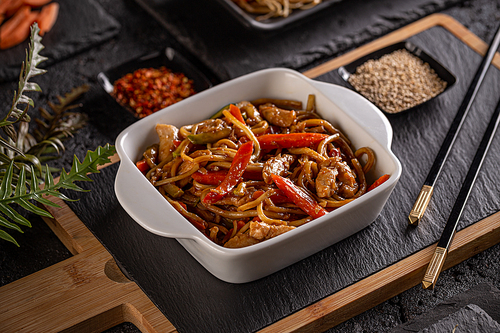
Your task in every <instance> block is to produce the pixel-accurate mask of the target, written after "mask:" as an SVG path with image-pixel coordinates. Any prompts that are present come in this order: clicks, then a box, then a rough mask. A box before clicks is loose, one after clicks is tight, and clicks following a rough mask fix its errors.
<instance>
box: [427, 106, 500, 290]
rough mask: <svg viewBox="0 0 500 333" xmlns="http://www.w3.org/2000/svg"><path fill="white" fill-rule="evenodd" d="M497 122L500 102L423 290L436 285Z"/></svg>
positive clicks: (429, 268)
mask: <svg viewBox="0 0 500 333" xmlns="http://www.w3.org/2000/svg"><path fill="white" fill-rule="evenodd" d="M499 122H500V102H499V103H498V105H497V107H496V109H495V112H493V114H492V115H491V119H490V122H489V124H488V127H487V128H486V131H485V132H484V135H483V138H482V140H481V143H480V144H479V147H478V149H477V151H476V155H475V156H474V159H473V160H472V164H471V166H470V167H469V171H468V172H467V176H466V177H465V180H464V182H463V184H462V188H461V189H460V192H459V193H458V197H457V199H456V200H455V204H454V205H453V208H452V210H451V213H450V216H449V217H448V221H447V222H446V225H445V227H444V230H443V233H442V234H441V238H440V239H439V242H438V243H437V246H436V250H435V251H434V255H433V256H432V259H431V261H430V263H429V266H428V267H427V271H426V273H425V276H424V279H423V280H422V286H423V287H424V289H433V288H434V286H435V285H436V281H437V278H438V276H439V273H440V272H441V269H442V267H443V264H444V261H445V259H446V255H447V254H448V250H449V248H450V245H451V242H452V240H453V236H455V231H456V229H457V225H458V221H459V219H460V216H461V215H462V212H463V210H464V207H465V203H466V202H467V198H468V197H469V194H470V192H471V190H472V186H473V185H474V182H475V181H476V177H477V174H478V173H479V170H480V169H481V165H482V164H483V161H484V157H485V156H486V153H487V151H488V148H489V147H490V144H491V141H492V140H493V137H494V135H495V132H496V130H497V128H498V123H499Z"/></svg>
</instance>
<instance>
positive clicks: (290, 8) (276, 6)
mask: <svg viewBox="0 0 500 333" xmlns="http://www.w3.org/2000/svg"><path fill="white" fill-rule="evenodd" d="M340 1H342V0H300V1H298V0H263V1H260V2H259V5H258V4H257V2H256V1H254V0H219V2H220V3H221V4H222V5H224V7H226V8H227V9H229V11H230V12H231V13H232V14H233V15H234V16H235V17H236V18H237V19H238V20H239V21H240V22H241V23H243V25H244V26H245V27H247V28H249V29H252V30H261V31H270V30H278V29H281V28H284V27H285V26H288V25H290V24H292V23H294V22H298V21H300V20H302V19H303V18H305V17H308V16H310V15H312V14H313V13H316V12H318V11H320V10H321V9H325V8H326V7H329V6H331V5H333V4H335V3H338V2H340Z"/></svg>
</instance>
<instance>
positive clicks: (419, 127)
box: [0, 0, 500, 332]
mask: <svg viewBox="0 0 500 333" xmlns="http://www.w3.org/2000/svg"><path fill="white" fill-rule="evenodd" d="M98 3H99V4H100V5H102V6H103V7H104V9H105V10H106V11H107V13H109V14H110V15H111V16H113V17H114V18H115V19H116V20H117V21H118V22H119V24H120V25H121V30H120V33H119V35H117V36H115V37H114V38H111V39H109V41H107V42H106V43H102V44H99V45H96V46H95V47H93V48H91V49H89V50H86V51H80V52H79V53H77V54H75V55H74V56H72V57H70V58H67V59H65V60H63V61H61V62H58V63H57V64H55V65H51V66H48V69H49V72H48V73H47V74H45V75H43V76H41V77H39V78H37V79H36V81H37V82H38V83H39V84H40V85H41V87H42V89H43V93H41V94H35V95H34V98H35V103H36V104H37V105H39V106H41V105H43V104H44V103H45V101H46V99H47V98H49V99H51V100H54V96H55V95H56V94H63V93H65V92H67V91H68V90H69V88H70V87H73V86H76V85H80V84H83V83H88V84H90V85H91V90H90V91H89V92H88V93H87V94H86V96H85V98H84V99H83V104H84V108H83V110H84V111H85V112H86V113H88V114H89V116H90V124H89V126H88V127H86V128H85V129H84V130H82V131H81V132H80V133H79V134H78V135H77V136H76V137H75V138H73V139H71V140H69V141H68V142H67V146H66V147H67V150H68V152H71V153H75V154H77V155H78V156H79V157H82V156H83V155H84V154H85V151H86V150H87V149H94V148H95V146H97V145H102V144H105V143H107V142H111V143H112V142H113V141H114V138H115V137H116V135H117V134H118V133H119V132H120V130H121V129H123V128H125V127H126V126H127V125H128V124H130V123H132V122H133V121H135V119H133V118H132V117H131V116H129V115H128V114H126V113H122V112H121V111H120V110H117V109H116V107H115V106H114V104H112V103H109V102H108V101H107V100H106V99H104V97H103V95H104V93H103V92H102V91H101V90H100V87H99V86H98V84H97V82H96V79H95V77H96V75H97V73H98V72H99V71H101V70H102V69H106V68H109V67H111V66H114V65H117V64H119V63H122V62H123V61H125V60H128V59H130V58H132V57H134V56H137V55H140V54H143V53H145V52H151V51H155V50H157V49H160V48H163V47H164V46H167V45H171V46H174V47H176V48H179V49H181V50H182V49H183V46H181V45H180V44H178V43H177V42H176V41H175V40H174V39H173V38H172V36H171V35H170V33H169V32H168V31H167V30H165V29H164V27H163V26H162V25H161V24H159V23H157V22H155V21H154V20H152V19H151V17H150V16H149V14H148V13H146V12H145V11H143V10H141V8H140V6H138V5H137V4H136V3H135V2H133V1H123V2H121V1H120V2H118V1H110V0H107V1H106V0H100V1H98ZM353 3H356V4H357V6H358V7H359V6H363V4H362V3H357V2H356V1H354V2H353ZM378 3H382V2H378ZM499 5H500V2H499V1H482V0H479V1H471V2H464V3H463V4H461V5H460V4H459V5H456V6H453V7H451V8H448V9H446V10H444V11H443V12H444V13H447V14H449V15H451V16H453V17H455V18H456V19H457V20H458V21H459V22H461V23H462V24H464V25H465V26H466V27H467V28H469V29H471V30H472V31H473V32H474V33H476V34H477V35H478V36H479V37H480V38H482V39H483V40H485V41H487V42H489V41H490V40H491V39H492V36H493V33H494V31H495V29H496V27H497V25H498V23H499V16H498V13H499ZM433 10H436V8H434V9H433ZM431 11H432V9H431V10H430V11H429V12H431ZM332 12H333V11H332V10H331V11H329V13H332ZM429 12H424V15H425V14H428V13H429ZM364 13H365V15H368V16H370V13H371V12H369V11H368V10H367V9H366V7H365V12H364ZM322 15H327V14H320V15H319V16H322ZM418 17H419V16H418V15H417V16H409V17H407V21H404V20H392V19H391V20H388V22H397V23H396V24H395V25H393V26H389V27H386V28H385V30H384V29H382V30H381V31H380V32H381V33H386V32H389V31H391V30H394V29H396V28H398V27H400V26H401V25H402V24H404V22H409V21H413V20H415V19H417V18H418ZM362 18H363V17H362V16H359V17H357V18H353V19H351V20H349V21H347V22H344V23H343V24H349V23H351V22H354V24H362V22H364V21H363V20H362ZM384 21H386V20H383V19H381V18H378V19H377V22H384ZM360 22H361V23H360ZM339 25H340V24H339ZM301 26H302V25H301ZM298 28H299V27H296V28H294V29H298ZM339 29H340V28H339ZM292 30H293V29H292ZM438 30H439V29H438ZM287 31H288V30H287ZM362 31H365V30H362ZM360 34H361V35H362V37H359V39H358V38H356V34H355V33H354V34H353V36H352V37H349V38H346V39H348V40H349V41H350V42H349V43H346V44H343V40H342V36H341V35H340V34H339V35H338V36H337V37H336V38H335V39H334V40H333V41H328V42H327V43H325V45H328V46H326V47H322V48H318V49H319V50H324V52H319V53H318V51H314V52H312V53H311V54H312V56H311V58H310V61H313V63H309V62H308V61H309V60H306V61H305V62H301V61H298V62H297V60H296V59H295V57H294V56H292V55H290V57H291V58H292V59H293V61H290V58H287V60H286V61H285V62H283V59H284V58H283V54H277V55H276V57H277V60H276V59H274V58H272V59H270V60H272V61H274V62H273V64H278V63H283V64H284V65H287V66H288V65H289V67H294V68H297V69H299V70H302V69H305V68H310V67H312V66H314V65H316V64H317V63H319V62H321V61H323V60H327V59H328V58H329V57H332V56H337V55H339V54H341V53H343V52H346V51H348V50H349V49H351V48H353V47H355V46H357V45H360V44H363V43H365V42H368V41H370V40H373V39H374V38H376V37H377V36H376V35H373V34H368V35H364V34H363V33H360ZM363 36H364V37H363ZM178 37H179V36H178ZM181 37H182V36H181ZM179 40H181V41H183V42H186V40H185V39H183V38H179ZM351 40H352V41H351ZM188 42H189V41H188ZM450 43H451V41H450ZM231 47H232V48H234V47H235V44H233V45H231ZM448 51H449V50H447V49H446V48H444V47H443V48H442V49H440V50H439V52H443V53H446V52H448ZM256 52H263V51H256ZM188 53H189V52H188ZM194 54H196V55H197V56H199V57H200V59H203V58H204V57H206V54H204V52H203V50H202V49H200V50H198V52H196V53H194ZM304 54H305V55H309V53H308V51H305V52H304ZM190 56H191V57H193V58H194V56H193V55H192V54H191V55H190ZM299 58H300V57H299ZM273 59H274V60H273ZM301 59H302V58H301ZM195 60H196V58H195ZM299 60H300V59H299ZM456 60H457V61H458V60H461V59H456ZM462 60H463V59H462ZM450 61H452V62H453V61H454V59H451V60H450ZM465 61H467V62H471V63H470V65H471V66H473V65H474V64H473V62H475V63H479V58H477V57H472V58H466V59H465ZM212 65H214V66H215V63H214V64H212ZM243 65H245V64H243ZM0 66H2V64H0ZM450 67H451V66H450ZM245 68H246V67H245ZM467 68H469V67H467ZM467 70H469V71H470V69H465V68H464V69H462V68H460V69H458V71H462V72H466V71H467ZM214 72H217V71H216V70H214ZM222 79H223V78H222ZM320 79H322V80H328V81H329V80H335V79H334V77H329V76H325V77H322V78H320ZM466 80H467V79H465V81H464V80H462V81H461V82H460V85H457V88H454V89H457V90H460V89H465V88H464V87H466V84H467V83H466V82H467V81H466ZM488 80H490V81H489V82H493V83H495V82H496V81H495V80H496V78H494V77H492V73H490V74H489V76H488ZM491 80H493V81H491ZM490 85H491V87H490ZM490 85H488V87H487V89H486V90H485V94H486V95H488V96H478V98H483V97H486V98H487V100H489V102H487V103H486V104H487V106H488V108H484V110H479V109H475V110H473V111H471V117H472V116H473V114H474V115H475V117H476V118H473V120H474V121H473V122H471V123H470V124H469V125H468V126H473V127H474V126H476V124H475V123H474V122H475V121H477V122H478V124H477V126H479V127H480V126H485V124H486V123H487V118H488V116H487V115H485V116H484V117H480V114H481V113H482V112H485V113H488V112H491V111H492V107H494V105H495V103H496V101H495V98H496V97H498V91H495V87H494V86H493V85H492V84H490ZM15 87H16V85H15V83H14V82H10V83H4V84H1V85H0V101H2V103H3V104H2V105H9V103H10V101H11V98H12V93H13V90H14V89H15ZM497 87H498V85H497ZM489 92H491V94H492V95H489ZM450 93H453V94H457V95H454V96H455V97H457V96H458V94H459V93H458V92H456V90H452V91H450ZM438 103H442V102H438ZM449 103H451V104H452V105H451V107H453V106H458V104H459V98H457V99H456V100H452V101H451V102H449ZM4 109H5V107H4ZM33 113H34V112H33ZM110 119H112V120H110ZM426 119H427V120H426ZM429 119H435V120H436V121H435V122H434V121H429ZM450 121H451V118H449V117H448V118H447V117H443V118H442V119H440V118H437V117H436V118H432V117H430V118H429V117H426V115H425V114H424V116H423V117H422V116H421V115H419V114H418V113H413V114H411V115H409V116H408V119H407V120H405V119H401V118H400V119H397V118H395V119H391V123H392V124H393V126H394V127H395V136H394V140H393V142H394V143H393V147H394V150H395V152H396V154H398V156H399V157H400V158H401V159H402V161H403V162H404V164H405V165H404V167H405V177H407V178H408V179H411V181H410V183H409V184H410V185H409V186H408V188H403V187H402V186H401V187H398V188H397V190H398V191H401V192H400V193H407V194H408V195H409V196H411V195H412V194H414V195H416V193H417V190H416V188H418V186H420V184H421V181H423V178H424V177H425V174H426V171H427V170H428V166H430V164H429V160H428V159H422V160H420V159H417V160H416V163H417V164H418V165H417V166H412V165H411V163H412V162H411V155H412V154H419V153H420V154H425V153H426V152H428V149H429V147H434V148H433V149H434V150H435V151H437V148H435V147H437V145H438V144H437V143H435V141H436V140H440V139H442V137H444V133H445V132H444V131H443V130H442V129H443V128H446V125H447V124H449V122H450ZM398 129H399V130H398ZM433 129H435V130H436V131H435V132H433ZM464 129H465V128H464ZM412 130H413V131H414V133H418V134H417V135H418V136H417V138H419V139H420V140H416V141H412V142H409V143H408V145H407V144H406V143H405V141H404V137H406V136H407V135H408V133H405V131H412ZM464 133H466V132H464ZM468 133H469V134H468V135H467V134H465V135H464V136H463V137H461V139H460V141H459V142H460V143H461V144H464V145H465V146H464V148H463V149H457V150H456V152H455V153H454V154H455V155H454V156H453V157H452V160H451V161H450V163H448V164H447V168H449V171H446V172H445V175H444V177H443V178H442V180H441V181H440V184H441V185H439V186H441V190H442V189H443V188H444V189H447V188H448V187H447V186H445V185H444V184H446V183H447V184H459V183H460V177H463V176H464V175H465V173H466V171H467V167H468V163H469V162H470V160H471V158H472V154H473V152H472V151H469V150H467V149H466V148H465V147H471V146H473V145H474V142H476V143H477V142H478V141H479V140H480V138H481V134H480V132H479V133H476V134H475V136H474V135H471V133H470V132H468ZM497 141H498V140H496V141H495V142H497ZM460 147H461V145H460ZM494 147H495V148H494V149H498V143H495V144H494ZM492 149H493V147H492ZM406 150H409V151H406ZM461 153H464V154H465V155H466V156H465V155H464V158H463V159H462V156H461ZM70 155H71V154H67V155H66V156H65V157H64V158H63V159H62V160H60V161H58V163H59V164H60V165H69V164H70V162H71V156H70ZM495 158H497V156H496V155H492V154H490V155H489V156H488V159H489V160H491V159H493V161H490V162H489V163H493V164H494V159H495ZM426 163H427V164H426ZM419 170H420V171H419ZM422 170H425V171H422ZM103 175H104V174H103ZM496 177H497V176H496V174H495V172H494V171H491V172H485V173H482V174H481V175H480V177H479V179H478V183H477V184H478V185H479V184H482V185H483V186H477V187H476V188H475V190H474V191H476V192H473V193H472V196H471V199H470V201H469V204H468V208H467V209H468V211H466V213H465V215H464V217H463V221H462V223H461V227H463V226H464V225H466V224H468V223H471V222H473V221H475V219H476V218H477V216H481V217H482V216H486V215H487V214H488V213H489V212H492V211H494V210H495V209H498V207H496V206H495V204H496V202H495V200H496V199H497V197H498V195H497V193H498V185H496V186H493V187H491V186H490V184H488V180H495V179H496ZM102 180H103V181H104V180H106V178H104V177H103V178H102ZM485 184H488V188H490V189H492V191H486V195H487V197H488V198H492V199H493V200H492V201H490V200H486V201H485V200H481V198H482V197H481V198H480V197H479V196H478V194H480V193H479V192H477V191H483V190H484V185H485ZM496 184H498V182H497V183H496ZM454 190H455V191H456V192H458V187H454ZM440 192H441V191H440ZM443 192H444V191H443ZM482 193H483V192H481V194H482ZM96 194H97V191H96V193H90V195H89V196H94V195H96ZM449 196H450V197H453V194H452V193H450V194H449ZM396 199H397V198H391V200H396ZM448 200H450V199H448ZM490 202H492V203H493V204H490ZM402 205H406V206H408V207H410V206H411V203H410V202H407V201H405V202H403V203H402ZM450 207H451V205H450V206H449V207H448V209H450ZM104 208H105V207H104ZM104 208H102V209H104ZM439 208H440V207H438V206H436V205H431V207H429V211H428V215H427V216H426V218H425V220H424V221H422V225H421V227H425V228H420V227H419V229H417V230H416V231H415V230H414V231H413V232H412V233H408V234H407V235H406V237H413V238H412V239H416V240H417V241H421V239H420V238H418V237H417V235H415V233H423V234H424V236H425V237H423V238H425V239H428V238H427V237H430V238H432V237H434V236H435V235H436V234H437V233H438V231H436V230H434V231H432V232H431V233H430V235H425V234H426V233H428V231H427V230H428V229H427V228H428V227H431V225H436V226H439V225H442V223H444V221H445V218H446V216H447V211H446V210H445V209H444V208H443V210H440V209H439ZM475 210H477V211H478V215H477V216H476V215H475V214H471V212H475ZM33 220H34V227H33V228H32V229H27V230H26V231H25V234H22V235H15V237H16V239H18V241H19V242H20V243H21V248H20V249H17V248H15V247H14V246H12V245H11V244H6V243H0V285H3V284H6V283H9V282H11V281H14V280H16V279H18V278H20V277H22V276H25V275H28V274H30V273H32V272H34V271H37V270H39V269H41V268H43V267H47V266H49V265H51V264H52V263H55V262H57V261H60V260H62V259H64V258H67V257H69V256H70V254H69V253H68V252H67V250H65V248H64V247H63V246H62V244H60V243H59V241H58V240H57V238H56V237H55V236H53V235H52V234H51V232H50V231H49V230H48V229H47V227H46V226H45V225H44V223H43V221H39V220H37V219H36V218H35V217H33ZM395 220H396V218H394V219H393V220H391V219H390V218H387V221H389V222H388V223H392V224H397V222H396V221H395ZM381 224H382V222H378V221H377V222H376V223H375V224H373V226H372V227H370V228H369V229H368V230H367V231H364V232H365V233H375V231H374V229H375V228H376V227H377V226H378V225H381ZM402 226H405V225H404V223H403V224H401V225H398V227H397V230H401V229H400V228H401V227H402ZM426 226H427V227H426ZM110 227H112V226H110ZM421 229H422V230H421ZM397 230H396V231H397ZM345 242H347V241H345ZM345 242H344V243H345ZM172 246H174V245H172ZM177 246H178V245H177ZM368 246H369V244H367V245H366V247H368ZM178 247H179V248H180V246H178ZM410 247H411V246H408V247H405V248H404V249H403V251H407V252H411V248H410ZM499 251H500V247H499V246H498V245H497V246H495V247H493V248H492V249H489V250H487V251H485V252H483V253H481V254H479V255H477V256H475V257H473V258H471V259H469V260H466V261H465V262H464V263H462V264H460V265H457V266H456V267H453V268H451V269H450V270H448V271H445V272H443V273H442V274H441V276H440V279H439V281H438V286H437V288H436V289H435V290H434V291H425V290H422V289H421V287H419V286H417V287H415V288H411V289H410V290H409V291H407V292H403V293H402V294H400V295H398V296H397V297H394V298H393V299H391V300H389V301H387V302H384V303H382V304H381V305H379V306H377V307H375V308H373V309H372V310H370V311H367V312H365V313H363V314H361V315H359V316H357V317H355V318H353V319H351V320H349V321H347V322H346V323H344V324H341V325H339V326H337V327H336V328H333V329H332V330H331V332H377V331H378V332H383V331H389V330H390V329H391V328H393V327H395V326H397V325H398V324H401V323H404V322H407V321H408V320H410V319H412V318H414V317H415V316H416V315H418V314H421V313H423V312H425V311H427V310H429V309H431V308H433V307H434V306H435V305H436V304H438V303H440V302H442V301H443V300H446V299H448V298H449V297H451V296H453V295H456V294H458V293H460V292H462V291H465V290H467V289H469V288H470V287H472V286H474V285H476V284H478V283H480V282H489V283H492V284H494V285H495V286H497V287H498V286H500V280H499V279H500V263H499ZM316 256H317V257H318V258H320V261H321V260H326V259H325V258H324V255H323V254H322V253H319V254H317V255H316ZM187 260H189V257H187ZM390 260H391V257H390V256H389V258H385V259H384V262H385V261H387V262H389V261H390ZM384 262H382V264H384ZM306 264H307V263H299V264H298V265H299V266H300V265H306ZM377 264H380V263H377ZM360 267H362V266H360ZM360 269H364V267H363V268H360ZM333 270H334V267H329V268H328V270H327V271H326V272H324V274H327V275H328V274H333V273H332V271H333ZM359 274H360V275H362V272H360V273H359ZM332 281H333V280H332ZM330 282H331V281H327V282H326V283H330ZM335 283H337V282H335V281H333V284H335ZM321 288H335V287H334V286H333V285H332V286H325V285H322V286H321ZM149 292H154V290H153V291H151V290H150V291H149ZM317 292H318V291H317V290H314V291H313V293H317ZM186 297H192V296H189V295H186ZM291 300H292V301H293V302H303V300H300V299H295V298H293V297H291ZM181 305H182V304H181ZM287 310H289V308H282V309H277V310H276V311H278V312H279V311H287ZM228 316H230V314H229V315H228ZM225 325H226V324H222V326H225ZM110 331H113V332H134V331H136V329H135V328H134V327H132V325H128V324H124V325H120V326H119V327H117V328H114V329H112V330H110Z"/></svg>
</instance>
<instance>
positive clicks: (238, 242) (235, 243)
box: [224, 234, 259, 248]
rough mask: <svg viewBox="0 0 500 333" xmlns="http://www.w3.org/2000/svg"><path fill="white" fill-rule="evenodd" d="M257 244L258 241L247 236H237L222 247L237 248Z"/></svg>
mask: <svg viewBox="0 0 500 333" xmlns="http://www.w3.org/2000/svg"><path fill="white" fill-rule="evenodd" d="M257 243H259V241H258V240H257V239H255V238H253V237H251V236H249V235H248V234H239V235H236V236H234V237H233V238H231V239H230V240H228V241H227V242H226V244H224V247H229V248H238V247H245V246H250V245H254V244H257Z"/></svg>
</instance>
